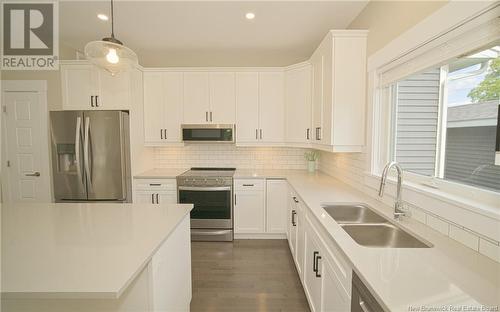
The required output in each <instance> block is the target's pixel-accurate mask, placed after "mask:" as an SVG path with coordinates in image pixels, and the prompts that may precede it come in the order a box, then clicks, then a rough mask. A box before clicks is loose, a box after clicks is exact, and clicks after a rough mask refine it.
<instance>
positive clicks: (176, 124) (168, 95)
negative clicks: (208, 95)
mask: <svg viewBox="0 0 500 312" xmlns="http://www.w3.org/2000/svg"><path fill="white" fill-rule="evenodd" d="M183 86H184V81H183V74H182V73H177V72H171V73H164V74H163V90H164V91H163V92H164V99H165V102H164V110H163V120H164V124H163V128H165V132H164V135H165V137H164V139H165V140H167V142H181V141H182V138H181V123H182V105H183V102H184V99H183V88H184V87H183Z"/></svg>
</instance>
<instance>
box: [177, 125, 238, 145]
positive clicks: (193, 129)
mask: <svg viewBox="0 0 500 312" xmlns="http://www.w3.org/2000/svg"><path fill="white" fill-rule="evenodd" d="M181 129H182V141H184V142H187V143H189V142H193V143H194V142H197V143H210V142H219V143H234V125H222V124H207V125H205V124H197V125H182V126H181Z"/></svg>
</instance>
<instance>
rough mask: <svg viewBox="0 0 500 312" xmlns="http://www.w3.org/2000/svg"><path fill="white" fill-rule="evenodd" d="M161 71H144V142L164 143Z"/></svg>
mask: <svg viewBox="0 0 500 312" xmlns="http://www.w3.org/2000/svg"><path fill="white" fill-rule="evenodd" d="M162 77H163V76H162V73H158V72H145V73H144V78H143V80H144V142H145V143H152V144H155V143H164V140H165V139H164V130H163V116H164V98H163V78H162Z"/></svg>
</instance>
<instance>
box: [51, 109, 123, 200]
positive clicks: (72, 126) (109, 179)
mask: <svg viewBox="0 0 500 312" xmlns="http://www.w3.org/2000/svg"><path fill="white" fill-rule="evenodd" d="M50 120H51V121H50V122H51V136H52V172H53V174H52V178H53V181H54V195H55V200H56V202H88V201H109V202H131V199H132V196H131V193H132V187H131V177H130V141H129V132H130V131H129V114H128V112H123V111H57V112H50Z"/></svg>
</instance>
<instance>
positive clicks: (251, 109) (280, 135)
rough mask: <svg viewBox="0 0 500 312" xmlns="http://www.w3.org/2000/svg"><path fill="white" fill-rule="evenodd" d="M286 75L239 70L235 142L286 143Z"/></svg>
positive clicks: (280, 72)
mask: <svg viewBox="0 0 500 312" xmlns="http://www.w3.org/2000/svg"><path fill="white" fill-rule="evenodd" d="M284 84H285V81H284V74H283V72H282V71H276V72H260V73H256V72H242V73H236V128H237V131H236V143H243V144H245V143H278V144H279V143H284V141H285V101H284V93H285V90H284V87H285V86H284Z"/></svg>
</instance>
